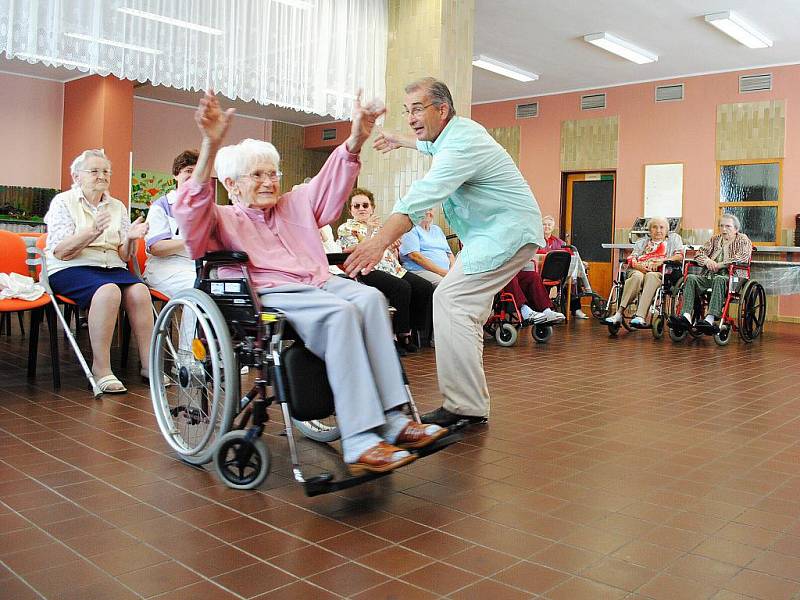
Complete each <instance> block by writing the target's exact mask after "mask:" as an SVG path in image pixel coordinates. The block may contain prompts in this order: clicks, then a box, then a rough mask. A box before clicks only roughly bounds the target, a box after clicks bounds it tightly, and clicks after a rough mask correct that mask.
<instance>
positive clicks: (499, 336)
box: [494, 323, 517, 348]
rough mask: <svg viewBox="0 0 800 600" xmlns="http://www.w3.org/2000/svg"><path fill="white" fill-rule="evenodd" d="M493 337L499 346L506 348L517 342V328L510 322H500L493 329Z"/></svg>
mask: <svg viewBox="0 0 800 600" xmlns="http://www.w3.org/2000/svg"><path fill="white" fill-rule="evenodd" d="M494 337H495V340H497V343H498V344H499V345H500V346H505V347H506V348H508V347H510V346H513V345H514V344H516V343H517V328H516V327H514V326H513V325H512V324H511V323H501V324H500V326H499V327H498V328H497V331H495V333H494Z"/></svg>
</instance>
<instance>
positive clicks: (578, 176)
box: [558, 169, 617, 262]
mask: <svg viewBox="0 0 800 600" xmlns="http://www.w3.org/2000/svg"><path fill="white" fill-rule="evenodd" d="M603 175H611V176H612V177H613V179H612V181H613V182H614V185H613V186H612V192H611V239H610V240H609V243H612V244H613V243H614V232H615V231H616V228H617V172H616V171H615V170H612V169H606V170H597V171H563V172H562V173H561V206H560V211H561V215H560V217H561V218H560V219H559V221H560V222H559V230H558V231H559V233H561V235H562V236H566V235H568V234H567V232H568V231H569V232H570V233H569V237H570V239H569V240H568V239H566V237H562V239H563V240H564V241H565V242H567V243H568V244H571V243H572V239H571V238H572V233H571V230H572V211H571V210H570V211H569V214H567V209H568V208H570V209H571V207H572V186H571V185H570V184H571V183H572V182H574V181H596V180H598V179H602V176H603ZM612 262H613V261H612Z"/></svg>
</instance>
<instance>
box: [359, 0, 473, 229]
mask: <svg viewBox="0 0 800 600" xmlns="http://www.w3.org/2000/svg"><path fill="white" fill-rule="evenodd" d="M474 17H475V3H474V0H389V35H388V39H389V46H388V50H387V57H386V106H387V108H388V114H387V115H386V118H385V124H384V127H385V128H386V129H387V130H388V131H398V132H401V133H404V134H410V133H412V132H411V129H410V128H409V126H408V123H407V121H406V119H405V118H404V117H403V115H402V110H403V99H404V97H405V92H404V91H403V88H404V87H405V85H406V84H407V83H410V82H411V81H414V80H415V79H419V78H421V77H427V76H430V77H436V78H437V79H440V80H441V81H444V82H445V83H446V84H447V86H448V87H449V88H450V91H451V93H452V94H453V101H454V102H455V105H456V106H455V108H456V112H457V113H458V114H459V115H462V116H469V114H470V106H471V104H472V37H473V23H474ZM361 159H362V162H363V166H362V169H361V174H360V175H359V178H358V184H359V186H361V187H365V188H367V189H370V190H372V191H373V192H374V193H375V199H376V201H377V203H378V212H379V213H380V214H381V215H382V216H386V215H387V214H388V213H389V212H390V211H391V208H392V206H394V203H395V202H396V201H397V200H398V199H399V198H400V197H401V196H402V195H403V194H404V193H405V191H406V190H407V189H408V187H409V186H410V185H411V183H412V182H413V181H415V180H416V179H419V178H420V177H422V176H423V175H424V174H425V172H426V171H427V169H428V167H429V165H430V159H428V158H426V157H424V156H423V155H421V154H420V153H419V152H416V151H414V150H407V149H400V150H395V151H394V152H390V153H389V154H386V155H381V154H378V153H377V152H364V153H362V155H361Z"/></svg>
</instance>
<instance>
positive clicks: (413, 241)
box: [400, 208, 456, 287]
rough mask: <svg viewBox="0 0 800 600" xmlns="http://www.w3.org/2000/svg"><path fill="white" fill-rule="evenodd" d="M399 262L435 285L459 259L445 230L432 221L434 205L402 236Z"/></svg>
mask: <svg viewBox="0 0 800 600" xmlns="http://www.w3.org/2000/svg"><path fill="white" fill-rule="evenodd" d="M400 262H401V263H402V264H403V267H405V268H406V269H407V270H409V271H411V272H412V273H414V275H417V276H419V277H422V278H423V279H427V280H428V281H430V282H431V284H432V285H433V286H434V287H435V286H437V285H438V284H439V282H440V281H441V280H442V278H443V277H444V276H445V275H447V272H448V271H449V270H450V267H452V266H453V263H454V262H456V257H455V256H453V251H452V250H450V245H449V244H448V243H447V237H446V236H445V235H444V231H442V228H441V227H439V226H438V225H435V224H434V223H433V209H430V208H429V209H428V210H426V211H425V216H424V217H423V218H422V221H420V222H419V224H418V225H414V227H413V228H412V229H411V231H408V232H406V233H404V234H403V237H402V238H400Z"/></svg>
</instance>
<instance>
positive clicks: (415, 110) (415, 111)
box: [403, 102, 436, 117]
mask: <svg viewBox="0 0 800 600" xmlns="http://www.w3.org/2000/svg"><path fill="white" fill-rule="evenodd" d="M435 104H436V102H431V103H430V104H419V105H417V106H412V107H411V108H410V109H409V108H404V109H403V116H404V117H407V116H408V115H412V116H414V117H418V116H420V115H421V114H422V113H423V112H425V109H426V108H428V107H431V106H434V105H435Z"/></svg>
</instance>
